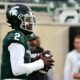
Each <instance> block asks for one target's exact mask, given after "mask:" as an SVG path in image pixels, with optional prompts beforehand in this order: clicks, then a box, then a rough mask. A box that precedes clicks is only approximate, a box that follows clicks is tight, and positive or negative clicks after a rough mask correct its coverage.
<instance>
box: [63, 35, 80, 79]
mask: <svg viewBox="0 0 80 80" xmlns="http://www.w3.org/2000/svg"><path fill="white" fill-rule="evenodd" d="M73 44H74V49H73V50H72V51H71V52H69V53H68V54H67V56H66V61H65V67H64V80H73V72H74V68H75V65H76V63H77V62H80V34H76V35H75V37H74V43H73Z"/></svg>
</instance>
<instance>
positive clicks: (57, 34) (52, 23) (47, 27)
mask: <svg viewBox="0 0 80 80" xmlns="http://www.w3.org/2000/svg"><path fill="white" fill-rule="evenodd" d="M15 4H24V5H28V6H30V7H31V9H32V10H33V12H34V13H35V16H36V23H37V25H36V27H35V29H34V32H35V33H36V34H37V35H38V36H40V38H41V45H42V47H43V48H44V49H49V50H51V52H52V54H53V55H54V59H55V71H54V73H55V80H62V78H63V68H64V61H65V56H66V54H67V53H68V51H69V28H70V27H76V26H78V27H79V26H80V24H79V23H80V0H0V62H1V53H2V40H3V38H4V37H5V35H6V34H7V32H8V31H10V30H11V29H10V27H7V26H8V24H7V23H6V15H5V12H6V10H7V9H8V8H9V7H10V6H12V5H15Z"/></svg>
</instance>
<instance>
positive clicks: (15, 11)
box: [9, 6, 19, 16]
mask: <svg viewBox="0 0 80 80" xmlns="http://www.w3.org/2000/svg"><path fill="white" fill-rule="evenodd" d="M18 8H19V6H14V7H13V8H11V9H10V11H9V13H10V15H12V16H17V14H18V11H17V9H18Z"/></svg>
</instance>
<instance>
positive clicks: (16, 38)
mask: <svg viewBox="0 0 80 80" xmlns="http://www.w3.org/2000/svg"><path fill="white" fill-rule="evenodd" d="M19 37H20V33H15V36H14V39H15V40H18V41H19Z"/></svg>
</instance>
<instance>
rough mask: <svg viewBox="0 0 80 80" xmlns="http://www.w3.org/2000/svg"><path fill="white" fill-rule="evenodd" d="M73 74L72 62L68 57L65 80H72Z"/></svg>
mask: <svg viewBox="0 0 80 80" xmlns="http://www.w3.org/2000/svg"><path fill="white" fill-rule="evenodd" d="M71 72H72V62H71V58H70V56H69V55H68V56H67V57H66V61H65V66H64V80H71Z"/></svg>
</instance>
